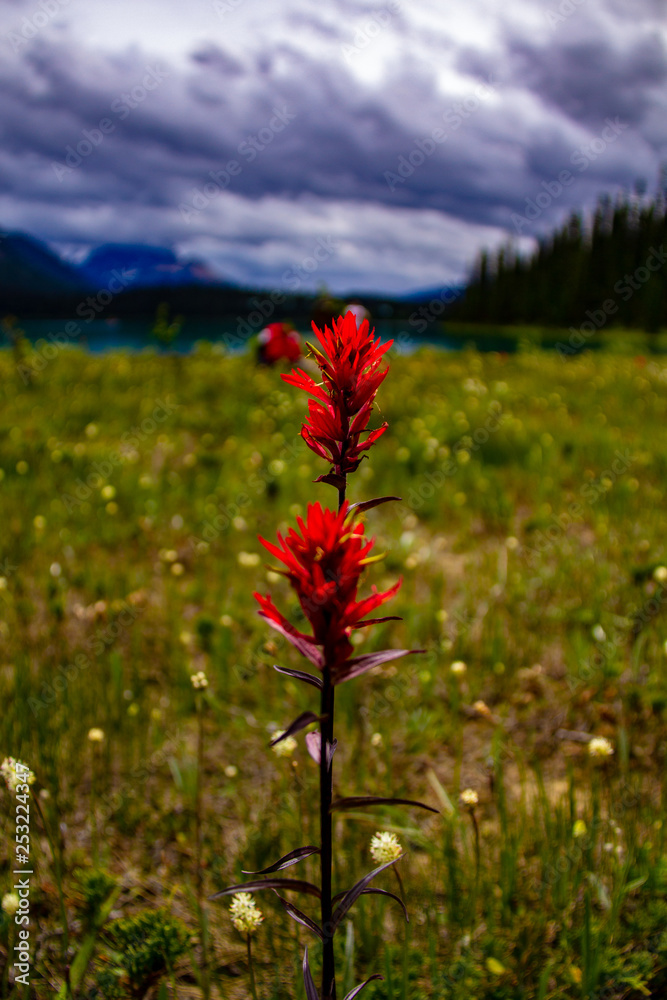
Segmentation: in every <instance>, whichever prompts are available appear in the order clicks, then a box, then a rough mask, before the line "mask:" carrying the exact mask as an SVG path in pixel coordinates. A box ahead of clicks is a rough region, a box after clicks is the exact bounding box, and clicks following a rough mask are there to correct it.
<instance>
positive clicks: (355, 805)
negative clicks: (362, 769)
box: [331, 795, 438, 813]
mask: <svg viewBox="0 0 667 1000" xmlns="http://www.w3.org/2000/svg"><path fill="white" fill-rule="evenodd" d="M365 806H417V807H418V808H419V809H428V811H429V812H432V813H437V812H438V810H437V809H434V808H433V806H427V805H426V803H425V802H416V801H415V800H414V799H385V798H383V797H382V796H378V795H352V796H350V797H349V798H347V799H335V801H333V802H332V803H331V812H334V811H335V810H345V809H363V808H364V807H365Z"/></svg>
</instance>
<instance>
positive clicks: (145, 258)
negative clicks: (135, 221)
mask: <svg viewBox="0 0 667 1000" xmlns="http://www.w3.org/2000/svg"><path fill="white" fill-rule="evenodd" d="M79 271H80V273H81V274H82V275H83V276H84V277H85V278H86V279H87V280H88V281H89V282H90V283H91V284H92V285H94V286H95V288H105V287H106V286H107V284H108V282H109V281H110V280H111V279H112V278H113V276H114V273H118V272H120V273H122V274H123V275H124V278H125V280H126V281H127V282H128V287H130V288H161V287H171V288H173V287H174V286H176V285H218V286H226V287H230V283H229V282H228V281H223V280H222V279H221V278H219V277H218V276H217V275H215V274H214V273H213V272H212V271H211V270H209V268H208V267H207V266H206V264H204V263H203V262H202V261H198V260H185V261H182V260H179V259H178V257H177V256H176V254H175V253H174V251H173V250H168V249H166V248H165V247H149V246H143V245H142V244H139V243H105V244H104V245H103V246H101V247H98V248H97V249H96V250H93V251H92V253H90V254H89V256H88V257H87V258H86V260H85V261H84V262H83V264H82V265H81V266H80V268H79Z"/></svg>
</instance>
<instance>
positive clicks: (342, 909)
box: [331, 854, 403, 931]
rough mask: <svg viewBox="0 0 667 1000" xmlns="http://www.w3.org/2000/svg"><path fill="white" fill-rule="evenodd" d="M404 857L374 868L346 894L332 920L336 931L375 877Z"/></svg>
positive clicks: (400, 855) (400, 856)
mask: <svg viewBox="0 0 667 1000" xmlns="http://www.w3.org/2000/svg"><path fill="white" fill-rule="evenodd" d="M402 857H403V855H402V854H399V856H398V858H394V860H393V861H387V862H386V863H385V864H384V865H380V867H379V868H374V869H373V871H372V872H369V873H368V875H364V877H363V878H362V879H359V881H358V882H357V884H356V885H353V886H352V888H351V889H349V890H348V892H346V893H345V895H344V896H343V898H342V899H341V901H340V903H339V904H338V906H337V907H336V909H335V910H334V914H333V917H332V919H331V923H332V924H333V929H334V931H335V930H336V928H337V927H338V925H339V924H340V922H341V920H342V919H343V917H344V916H345V914H346V913H347V911H348V910H349V909H350V907H351V906H352V905H353V903H355V902H356V901H357V900H358V899H359V896H361V894H362V892H363V891H364V889H365V888H366V887H367V886H368V884H369V883H370V882H372V881H373V879H374V878H375V876H376V875H379V874H380V872H383V871H384V870H385V868H391V866H392V865H395V864H396V862H397V861H398V860H399V858H402Z"/></svg>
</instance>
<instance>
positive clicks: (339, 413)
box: [282, 312, 393, 477]
mask: <svg viewBox="0 0 667 1000" xmlns="http://www.w3.org/2000/svg"><path fill="white" fill-rule="evenodd" d="M313 331H314V333H315V335H316V337H317V339H318V340H319V342H320V345H321V348H322V349H321V350H320V349H318V348H317V347H313V346H312V345H309V346H311V350H312V352H313V355H314V357H315V361H316V362H317V364H318V366H319V369H320V371H321V373H322V379H323V381H322V382H321V383H317V382H315V381H314V380H313V379H312V378H311V377H310V375H307V374H306V373H305V372H303V371H295V370H294V369H293V370H292V372H291V374H290V375H283V376H282V378H283V379H284V381H285V382H288V383H289V384H290V385H294V386H296V387H297V388H298V389H303V390H304V391H305V392H307V393H309V394H310V395H311V396H313V397H314V399H311V400H310V401H309V404H308V420H307V421H306V423H305V424H304V425H303V428H302V430H301V436H302V437H303V439H304V441H305V442H306V444H307V445H308V447H309V448H310V449H311V450H312V451H314V452H315V454H316V455H319V456H320V458H324V459H325V460H326V461H328V462H331V464H332V465H333V469H332V472H333V474H335V475H336V476H339V477H345V476H346V475H347V474H348V472H354V470H355V469H356V468H358V466H359V463H360V462H361V459H362V457H363V456H362V454H361V453H362V452H363V451H365V450H366V449H368V448H370V447H371V445H373V444H374V443H375V441H377V439H378V438H379V437H380V435H381V434H383V433H384V431H385V429H386V427H387V424H386V423H384V424H383V425H382V426H381V427H379V428H378V429H377V430H374V431H370V432H368V434H369V436H368V437H367V438H366V440H365V441H364V442H362V441H361V440H360V439H361V435H362V434H363V433H366V427H367V424H368V421H369V419H370V415H371V411H372V409H373V400H374V399H375V395H376V393H377V390H378V387H379V386H380V385H381V383H382V381H383V380H384V378H385V376H386V374H387V372H388V371H389V369H388V368H385V369H384V371H380V365H381V363H382V358H383V356H384V355H385V354H386V352H387V351H388V350H389V348H390V347H391V345H392V344H393V341H391V340H390V341H389V342H388V343H387V344H382V343H381V342H380V338H379V337H378V338H374V337H373V331H372V330H370V328H369V325H368V320H366V319H365V320H363V321H362V323H361V324H360V325H359V326H358V327H357V320H356V317H355V315H354V313H352V312H348V313H347V314H346V315H345V316H340V317H339V318H338V319H337V320H333V321H332V329H331V330H330V329H329V327H328V326H325V328H324V331H322V330H320V329H318V327H316V326H315V324H314V323H313Z"/></svg>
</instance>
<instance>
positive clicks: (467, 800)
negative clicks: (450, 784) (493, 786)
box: [459, 788, 479, 809]
mask: <svg viewBox="0 0 667 1000" xmlns="http://www.w3.org/2000/svg"><path fill="white" fill-rule="evenodd" d="M459 802H460V803H461V805H462V806H465V807H466V808H467V809H472V808H473V806H476V805H477V803H478V802H479V795H478V794H477V792H476V791H475V789H474V788H464V789H463V791H462V792H461V794H460V795H459Z"/></svg>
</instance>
